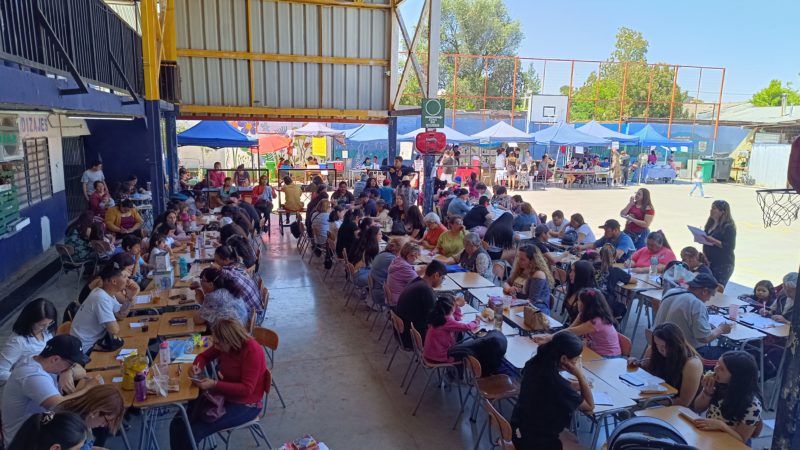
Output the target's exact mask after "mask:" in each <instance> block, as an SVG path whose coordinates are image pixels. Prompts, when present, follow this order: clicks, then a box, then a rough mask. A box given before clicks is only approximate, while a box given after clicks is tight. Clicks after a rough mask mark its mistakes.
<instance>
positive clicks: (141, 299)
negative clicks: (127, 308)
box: [133, 295, 150, 305]
mask: <svg viewBox="0 0 800 450" xmlns="http://www.w3.org/2000/svg"><path fill="white" fill-rule="evenodd" d="M133 303H135V304H137V305H146V304H148V303H150V296H149V295H137V296H136V297H134V299H133Z"/></svg>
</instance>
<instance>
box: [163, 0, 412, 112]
mask: <svg viewBox="0 0 800 450" xmlns="http://www.w3.org/2000/svg"><path fill="white" fill-rule="evenodd" d="M174 3H175V42H176V47H177V56H178V58H177V62H178V66H179V68H180V78H181V86H180V88H181V96H182V99H181V101H182V105H181V107H180V111H181V117H182V118H205V119H209V118H217V119H219V118H223V117H224V118H227V119H231V118H242V119H244V118H248V119H250V120H259V119H261V120H278V119H285V120H298V121H302V120H324V119H333V120H337V121H342V120H354V121H356V120H357V121H360V122H370V121H385V120H386V118H387V117H388V110H389V109H390V91H391V87H390V85H391V83H390V78H392V70H393V69H392V67H393V64H394V65H396V61H395V59H396V57H394V56H392V55H396V51H394V52H393V50H392V49H393V47H394V48H395V49H396V44H395V45H394V46H393V45H392V40H393V39H394V40H397V36H398V34H397V33H396V32H393V28H396V27H395V26H394V21H393V11H394V8H395V7H396V5H395V3H396V2H394V1H393V0H361V1H355V2H349V1H345V0H202V1H198V0H174ZM393 36H394V38H393Z"/></svg>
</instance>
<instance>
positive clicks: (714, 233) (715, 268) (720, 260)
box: [703, 200, 736, 287]
mask: <svg viewBox="0 0 800 450" xmlns="http://www.w3.org/2000/svg"><path fill="white" fill-rule="evenodd" d="M704 230H705V232H706V240H708V241H709V242H710V243H711V244H703V253H704V254H705V255H706V258H708V262H709V266H710V268H711V272H712V273H713V274H714V278H716V279H717V282H718V283H719V284H721V285H722V286H723V287H724V286H725V285H726V284H728V280H730V278H731V275H733V267H734V265H735V263H736V259H735V257H734V254H733V251H734V250H736V223H734V221H733V217H731V205H729V204H728V202H726V201H725V200H715V201H714V203H712V204H711V212H710V213H709V216H708V221H707V222H706V226H705V228H704Z"/></svg>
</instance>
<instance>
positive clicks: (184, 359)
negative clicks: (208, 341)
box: [172, 353, 197, 364]
mask: <svg viewBox="0 0 800 450" xmlns="http://www.w3.org/2000/svg"><path fill="white" fill-rule="evenodd" d="M195 358H197V354H196V353H184V354H182V355H181V356H179V357H177V358H175V359H173V360H172V362H173V363H175V364H178V363H180V364H191V363H193V362H194V359H195Z"/></svg>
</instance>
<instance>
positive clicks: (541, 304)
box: [503, 245, 555, 315]
mask: <svg viewBox="0 0 800 450" xmlns="http://www.w3.org/2000/svg"><path fill="white" fill-rule="evenodd" d="M554 284H555V280H554V279H553V275H552V274H551V273H550V267H549V266H548V265H547V262H546V261H545V259H544V256H542V252H540V251H539V249H538V248H537V247H536V246H533V245H523V246H522V247H520V249H519V251H518V252H517V258H516V260H515V261H514V266H513V268H512V269H511V275H510V276H509V277H508V282H506V283H503V293H505V294H508V295H513V296H515V297H517V298H524V299H528V300H529V301H530V302H531V303H532V304H533V306H535V307H537V308H539V310H541V311H542V312H544V313H545V314H548V315H549V314H550V289H551V288H552V287H553V285H554Z"/></svg>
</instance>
